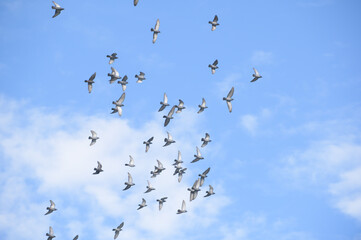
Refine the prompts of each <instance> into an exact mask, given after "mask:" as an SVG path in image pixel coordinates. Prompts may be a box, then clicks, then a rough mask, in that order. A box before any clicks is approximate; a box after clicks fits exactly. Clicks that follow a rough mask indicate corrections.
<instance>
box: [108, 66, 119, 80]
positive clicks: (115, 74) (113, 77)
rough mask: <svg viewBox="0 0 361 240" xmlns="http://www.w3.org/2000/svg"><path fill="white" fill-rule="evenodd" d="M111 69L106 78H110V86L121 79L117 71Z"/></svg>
mask: <svg viewBox="0 0 361 240" xmlns="http://www.w3.org/2000/svg"><path fill="white" fill-rule="evenodd" d="M111 69H112V73H108V76H109V77H110V80H109V83H110V84H112V83H113V82H115V81H116V80H118V79H121V77H119V73H118V71H117V70H115V68H113V67H111Z"/></svg>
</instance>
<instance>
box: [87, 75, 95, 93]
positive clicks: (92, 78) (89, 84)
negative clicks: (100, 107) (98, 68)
mask: <svg viewBox="0 0 361 240" xmlns="http://www.w3.org/2000/svg"><path fill="white" fill-rule="evenodd" d="M96 75H97V73H96V72H95V73H94V74H93V75H91V76H90V78H89V80H85V81H84V82H86V83H88V91H89V93H91V92H92V89H93V83H94V78H95V76H96Z"/></svg>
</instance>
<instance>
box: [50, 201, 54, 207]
mask: <svg viewBox="0 0 361 240" xmlns="http://www.w3.org/2000/svg"><path fill="white" fill-rule="evenodd" d="M54 207H55V203H54V202H53V201H52V200H50V208H54Z"/></svg>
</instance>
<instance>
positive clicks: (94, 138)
mask: <svg viewBox="0 0 361 240" xmlns="http://www.w3.org/2000/svg"><path fill="white" fill-rule="evenodd" d="M90 132H91V134H92V135H91V136H89V139H91V140H92V141H91V142H90V146H93V145H94V144H95V143H96V141H97V140H98V139H99V137H98V136H97V133H96V132H94V131H93V130H90Z"/></svg>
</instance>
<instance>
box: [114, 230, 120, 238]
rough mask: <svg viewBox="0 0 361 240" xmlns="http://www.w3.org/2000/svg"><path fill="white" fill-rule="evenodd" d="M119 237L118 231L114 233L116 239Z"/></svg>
mask: <svg viewBox="0 0 361 240" xmlns="http://www.w3.org/2000/svg"><path fill="white" fill-rule="evenodd" d="M118 236H119V231H118V230H116V231H115V233H114V239H116V238H117V237H118Z"/></svg>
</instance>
